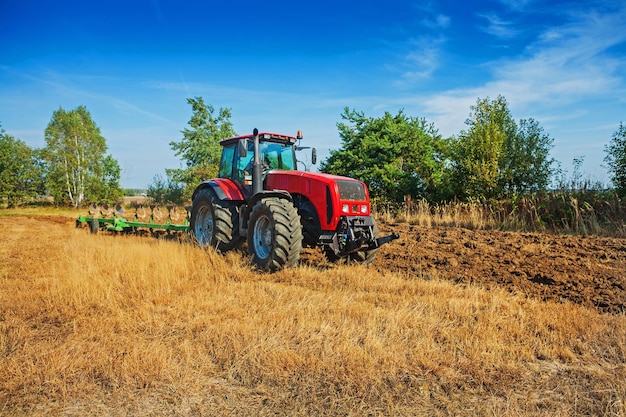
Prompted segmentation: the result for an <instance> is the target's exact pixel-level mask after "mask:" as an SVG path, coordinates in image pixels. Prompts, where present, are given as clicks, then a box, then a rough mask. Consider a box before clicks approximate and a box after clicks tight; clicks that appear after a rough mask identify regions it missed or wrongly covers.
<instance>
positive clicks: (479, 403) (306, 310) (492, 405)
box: [0, 216, 626, 416]
mask: <svg viewBox="0 0 626 417" xmlns="http://www.w3.org/2000/svg"><path fill="white" fill-rule="evenodd" d="M0 227H1V228H2V231H3V232H2V235H0V415H6V416H9V415H10V416H14V415H17V416H20V415H34V416H38V415H64V416H67V415H69V416H74V415H76V416H84V415H114V416H117V415H120V416H122V415H183V416H185V415H189V416H192V415H193V416H199V415H205V416H212V415H350V416H362V415H385V416H389V415H402V416H404V415H424V416H433V415H476V416H483V415H494V416H496V415H498V416H499V415H510V416H531V415H563V416H565V415H607V416H624V415H626V408H625V404H624V401H626V365H625V363H626V317H624V316H612V315H600V314H598V313H597V312H595V311H590V310H586V309H584V308H582V307H579V306H576V305H572V304H567V303H566V304H554V303H545V302H540V301H535V300H528V299H526V298H525V297H523V296H522V295H519V294H510V293H508V292H505V291H499V290H492V291H486V290H483V289H481V288H477V287H472V286H469V287H468V286H460V285H454V284H451V283H448V282H443V281H439V280H437V279H436V278H435V279H431V280H428V281H426V280H423V279H420V278H418V277H415V276H410V275H406V276H402V275H396V274H391V273H387V274H380V273H378V272H375V271H372V270H368V269H366V268H361V267H346V266H337V267H330V266H320V267H319V268H313V267H305V266H302V267H299V268H295V269H290V270H285V271H281V272H279V273H276V274H261V273H257V272H255V271H254V270H253V269H252V268H251V267H250V266H249V265H248V264H247V260H246V259H245V257H242V256H241V255H240V254H230V255H228V256H222V255H218V254H215V253H213V252H211V251H209V252H205V251H202V250H200V249H199V248H196V247H194V246H192V245H190V244H186V243H180V242H178V241H171V240H170V241H168V240H157V239H149V238H139V237H127V236H111V235H97V236H93V235H89V234H88V233H87V232H86V231H85V230H81V229H74V228H73V226H72V219H71V218H68V219H67V220H66V221H63V219H62V218H60V217H43V216H33V217H30V218H27V217H19V216H11V217H2V216H0Z"/></svg>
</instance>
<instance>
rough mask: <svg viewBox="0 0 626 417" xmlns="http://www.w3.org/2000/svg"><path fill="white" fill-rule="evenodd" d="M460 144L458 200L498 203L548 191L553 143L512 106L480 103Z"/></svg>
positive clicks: (455, 174) (454, 158) (500, 101)
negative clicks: (497, 199) (510, 195)
mask: <svg viewBox="0 0 626 417" xmlns="http://www.w3.org/2000/svg"><path fill="white" fill-rule="evenodd" d="M470 109H471V112H470V116H469V118H468V119H467V120H466V122H465V123H466V124H467V125H468V126H469V128H468V129H467V130H463V131H461V133H460V134H459V137H458V139H455V140H453V141H452V144H451V149H452V151H451V169H452V174H451V175H452V178H453V182H452V183H453V184H454V186H455V187H456V190H455V194H456V195H457V196H459V197H461V198H466V197H470V198H493V197H497V196H501V195H502V194H504V193H515V194H520V193H526V192H529V191H538V190H543V189H545V188H546V187H547V185H548V182H549V180H550V177H551V175H552V169H551V165H552V163H553V162H554V160H553V159H550V158H548V154H549V151H550V149H551V147H552V139H551V138H550V136H549V135H547V134H546V133H545V132H544V131H543V129H542V128H541V127H540V126H539V123H538V122H537V121H535V120H533V119H527V120H520V123H519V125H518V124H517V123H515V120H514V119H513V117H512V116H511V113H510V111H509V108H508V104H507V101H506V99H505V98H504V97H502V96H498V98H497V99H495V100H490V99H489V98H486V99H478V100H477V102H476V105H475V106H472V107H471V108H470Z"/></svg>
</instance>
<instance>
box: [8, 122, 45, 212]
mask: <svg viewBox="0 0 626 417" xmlns="http://www.w3.org/2000/svg"><path fill="white" fill-rule="evenodd" d="M42 191H43V170H42V168H41V164H40V163H39V161H38V158H37V152H36V151H35V150H33V149H31V148H30V147H29V146H28V145H26V143H25V142H23V141H21V140H19V139H16V138H14V137H13V136H11V135H9V134H7V133H6V132H5V131H4V129H2V128H0V199H6V201H7V206H8V207H9V208H11V207H14V206H17V205H19V204H20V203H22V202H23V201H24V200H26V199H27V198H30V197H34V196H36V195H37V194H38V193H41V192H42Z"/></svg>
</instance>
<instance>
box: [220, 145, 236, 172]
mask: <svg viewBox="0 0 626 417" xmlns="http://www.w3.org/2000/svg"><path fill="white" fill-rule="evenodd" d="M236 148H237V146H236V145H233V146H229V147H225V148H224V149H223V150H222V160H221V161H220V172H219V176H220V178H232V176H233V159H234V158H235V153H236V152H235V151H236V150H237V149H236Z"/></svg>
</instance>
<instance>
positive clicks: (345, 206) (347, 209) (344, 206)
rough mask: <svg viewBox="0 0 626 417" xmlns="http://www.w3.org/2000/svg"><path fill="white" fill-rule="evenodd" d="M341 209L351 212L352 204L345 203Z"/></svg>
mask: <svg viewBox="0 0 626 417" xmlns="http://www.w3.org/2000/svg"><path fill="white" fill-rule="evenodd" d="M341 211H342V212H344V213H350V205H349V204H343V205H342V206H341Z"/></svg>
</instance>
